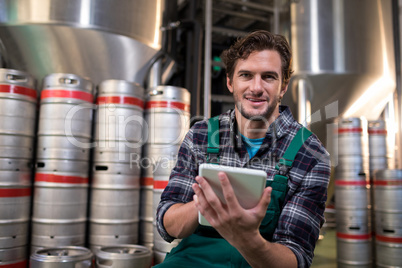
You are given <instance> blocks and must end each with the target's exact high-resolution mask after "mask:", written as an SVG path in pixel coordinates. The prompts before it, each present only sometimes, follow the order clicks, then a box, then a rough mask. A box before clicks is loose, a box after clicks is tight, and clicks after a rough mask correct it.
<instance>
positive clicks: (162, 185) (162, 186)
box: [154, 180, 169, 189]
mask: <svg viewBox="0 0 402 268" xmlns="http://www.w3.org/2000/svg"><path fill="white" fill-rule="evenodd" d="M168 182H169V181H155V180H154V189H165V188H166V186H167V185H168Z"/></svg>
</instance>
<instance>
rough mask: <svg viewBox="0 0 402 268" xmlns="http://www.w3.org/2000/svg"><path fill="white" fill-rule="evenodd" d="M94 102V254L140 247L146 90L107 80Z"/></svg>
mask: <svg viewBox="0 0 402 268" xmlns="http://www.w3.org/2000/svg"><path fill="white" fill-rule="evenodd" d="M96 103H97V113H96V120H95V143H96V146H95V149H94V157H93V176H92V179H93V181H92V184H91V201H90V219H89V222H90V236H89V244H90V247H91V249H92V250H95V249H96V250H98V249H99V248H100V247H101V246H109V245H119V244H137V243H138V227H139V207H140V172H141V168H140V164H141V153H142V152H141V150H142V144H143V140H144V138H143V136H142V135H143V125H144V123H145V121H144V120H143V110H144V89H143V88H142V87H141V86H140V85H138V84H136V83H132V82H128V81H124V80H105V81H103V82H102V83H101V84H99V86H98V96H97V100H96ZM94 252H95V251H94Z"/></svg>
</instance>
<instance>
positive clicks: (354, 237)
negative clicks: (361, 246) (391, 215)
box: [336, 232, 371, 240]
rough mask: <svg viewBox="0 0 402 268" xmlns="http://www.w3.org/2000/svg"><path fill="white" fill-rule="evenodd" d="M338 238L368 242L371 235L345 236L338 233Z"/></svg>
mask: <svg viewBox="0 0 402 268" xmlns="http://www.w3.org/2000/svg"><path fill="white" fill-rule="evenodd" d="M336 237H338V238H341V239H355V240H368V239H370V238H371V234H362V235H355V234H345V233H338V232H337V233H336Z"/></svg>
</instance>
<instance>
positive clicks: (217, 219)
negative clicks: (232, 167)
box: [192, 172, 297, 268]
mask: <svg viewBox="0 0 402 268" xmlns="http://www.w3.org/2000/svg"><path fill="white" fill-rule="evenodd" d="M219 180H220V182H221V185H222V191H223V195H224V197H225V202H226V204H224V203H222V202H221V201H220V199H219V198H218V197H217V196H216V194H215V192H214V190H213V189H212V188H211V187H210V185H209V184H208V182H207V181H206V180H205V179H204V178H202V177H199V176H198V177H196V181H197V182H198V183H199V185H198V184H196V183H195V184H193V186H192V187H193V190H194V192H195V195H194V203H195V207H196V208H197V209H198V210H199V211H200V212H201V214H202V215H203V216H204V217H205V219H207V221H208V222H209V223H210V224H211V225H212V226H213V227H214V228H215V229H216V230H217V231H218V232H219V233H220V235H221V236H222V237H223V238H225V239H226V240H227V241H228V242H229V243H230V244H231V245H232V246H234V247H235V248H236V249H237V250H238V251H239V252H240V254H242V255H243V257H244V258H245V259H246V261H247V262H248V263H249V264H250V265H251V267H261V268H262V267H264V268H265V267H273V268H276V267H278V268H282V267H297V260H296V256H295V255H294V253H293V252H292V251H291V250H290V249H289V248H287V247H286V246H284V245H281V244H279V243H271V242H269V241H267V240H265V239H264V238H263V237H262V236H261V234H260V231H259V227H260V225H261V222H262V220H263V218H264V217H265V214H266V211H267V208H268V205H269V203H270V202H271V191H272V188H271V187H267V188H265V189H264V192H263V194H262V197H261V199H260V201H259V203H258V204H257V205H256V206H255V207H253V208H251V209H244V208H243V207H241V206H240V204H239V202H238V200H237V198H236V196H235V193H234V191H233V188H232V185H231V184H230V182H229V179H228V177H227V176H226V174H225V173H223V172H219ZM200 186H201V187H200Z"/></svg>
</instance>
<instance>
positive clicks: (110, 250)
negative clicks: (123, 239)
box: [96, 245, 152, 268]
mask: <svg viewBox="0 0 402 268" xmlns="http://www.w3.org/2000/svg"><path fill="white" fill-rule="evenodd" d="M151 265H152V252H151V250H149V249H148V248H146V247H144V246H140V245H115V246H106V247H101V248H100V249H99V250H98V251H97V252H96V267H98V268H132V267H136V268H149V267H151Z"/></svg>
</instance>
